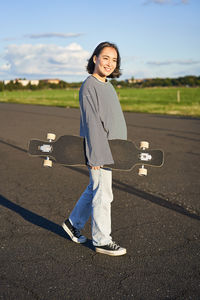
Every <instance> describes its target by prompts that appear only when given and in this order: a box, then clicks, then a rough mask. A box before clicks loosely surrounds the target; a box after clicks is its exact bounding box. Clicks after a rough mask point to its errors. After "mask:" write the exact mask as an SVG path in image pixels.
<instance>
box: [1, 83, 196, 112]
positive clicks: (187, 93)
mask: <svg viewBox="0 0 200 300" xmlns="http://www.w3.org/2000/svg"><path fill="white" fill-rule="evenodd" d="M178 90H179V91H180V102H179V103H178V102H177V91H178ZM116 91H117V93H118V96H119V99H120V103H121V106H122V109H123V110H124V111H131V112H141V113H142V112H143V113H159V114H171V115H185V116H194V117H200V88H146V89H128V88H122V89H117V90H116ZM0 102H9V103H23V104H34V105H50V106H61V107H76V108H77V107H79V102H78V90H74V89H68V90H37V91H30V90H25V91H12V92H9V91H3V92H0Z"/></svg>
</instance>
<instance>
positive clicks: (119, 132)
mask: <svg viewBox="0 0 200 300" xmlns="http://www.w3.org/2000/svg"><path fill="white" fill-rule="evenodd" d="M120 61H121V59H120V55H119V51H118V48H117V46H116V45H115V44H113V43H109V42H103V43H100V44H99V45H98V46H97V47H96V49H95V50H94V52H93V54H92V56H91V57H90V59H89V61H88V65H87V71H88V73H89V74H91V75H90V76H89V77H87V79H86V80H85V81H84V82H83V84H82V86H81V88H80V92H79V102H80V112H81V118H80V135H81V136H83V137H84V138H85V152H86V158H87V164H88V169H89V177H90V182H89V185H88V186H87V188H86V190H85V191H84V192H83V194H82V195H81V197H80V199H79V200H78V202H77V203H76V205H75V207H74V209H73V211H72V212H71V214H70V216H69V218H68V219H67V220H66V221H65V222H64V223H63V225H62V226H63V229H64V230H65V231H66V232H67V233H68V234H69V236H70V237H71V239H72V240H73V241H74V242H76V243H84V242H86V240H87V239H86V237H84V236H83V235H81V234H80V230H81V229H83V227H84V225H85V223H86V222H87V220H88V219H89V217H90V216H91V226H92V242H93V245H94V246H95V250H96V252H99V253H103V254H108V255H113V256H119V255H124V254H125V253H126V249H125V248H122V247H120V246H119V245H117V244H116V243H115V242H113V241H112V237H111V235H110V234H111V202H112V201H113V193H112V171H111V169H108V168H103V165H105V164H106V165H109V164H113V163H114V161H113V157H112V153H111V150H110V147H109V143H108V140H112V139H123V140H126V139H127V128H126V123H125V119H124V115H123V112H122V109H121V106H120V103H119V99H118V97H117V94H116V91H115V89H114V88H113V86H112V84H111V83H110V82H109V81H108V80H107V78H115V77H119V76H120V75H121V73H120Z"/></svg>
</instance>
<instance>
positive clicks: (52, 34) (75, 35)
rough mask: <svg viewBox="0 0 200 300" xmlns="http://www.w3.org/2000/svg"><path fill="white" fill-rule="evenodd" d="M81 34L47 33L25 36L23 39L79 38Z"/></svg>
mask: <svg viewBox="0 0 200 300" xmlns="http://www.w3.org/2000/svg"><path fill="white" fill-rule="evenodd" d="M81 35H82V33H58V32H49V33H40V34H26V35H24V37H28V38H30V39H40V38H55V37H59V38H71V37H79V36H81Z"/></svg>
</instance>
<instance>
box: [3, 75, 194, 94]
mask: <svg viewBox="0 0 200 300" xmlns="http://www.w3.org/2000/svg"><path fill="white" fill-rule="evenodd" d="M110 82H111V83H112V84H113V85H114V86H115V87H117V88H120V87H121V88H123V87H124V88H148V87H177V86H178V87H181V86H185V87H199V86H200V76H184V77H179V78H149V79H142V80H137V79H134V78H133V77H132V78H131V79H130V80H116V79H112V80H110ZM81 84H82V82H72V83H69V82H66V81H63V80H60V82H59V83H58V84H55V83H48V82H45V81H43V80H40V81H39V84H38V85H32V84H30V83H29V84H28V85H26V86H23V85H22V84H21V83H19V82H17V81H12V80H11V81H10V82H9V83H7V84H5V83H4V82H3V81H0V92H2V91H4V90H8V91H12V90H41V89H78V88H80V86H81Z"/></svg>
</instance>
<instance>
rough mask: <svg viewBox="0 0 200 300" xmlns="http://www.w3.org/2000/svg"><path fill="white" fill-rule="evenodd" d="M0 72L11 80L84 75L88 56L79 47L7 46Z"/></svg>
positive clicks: (73, 45) (76, 45)
mask: <svg viewBox="0 0 200 300" xmlns="http://www.w3.org/2000/svg"><path fill="white" fill-rule="evenodd" d="M3 58H4V61H5V62H6V63H3V64H2V65H1V66H0V70H1V71H4V72H5V74H8V72H9V74H10V75H12V77H15V76H20V77H22V76H23V77H25V76H32V75H34V77H37V76H48V77H52V76H66V75H82V74H85V66H86V64H87V59H88V58H89V52H88V51H86V50H84V49H83V48H82V47H81V46H80V45H79V44H77V43H71V44H69V45H67V46H64V47H63V46H57V45H46V44H36V45H31V44H22V45H16V44H14V45H9V46H7V48H6V52H5V55H4V57H3Z"/></svg>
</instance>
